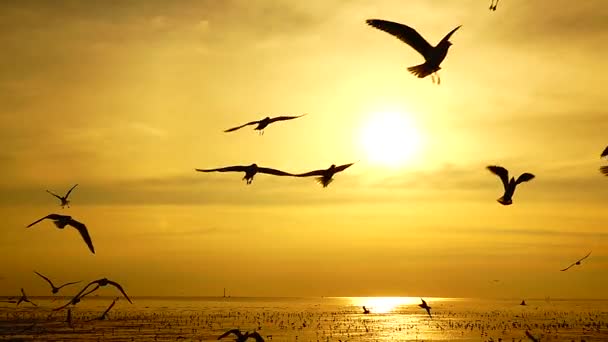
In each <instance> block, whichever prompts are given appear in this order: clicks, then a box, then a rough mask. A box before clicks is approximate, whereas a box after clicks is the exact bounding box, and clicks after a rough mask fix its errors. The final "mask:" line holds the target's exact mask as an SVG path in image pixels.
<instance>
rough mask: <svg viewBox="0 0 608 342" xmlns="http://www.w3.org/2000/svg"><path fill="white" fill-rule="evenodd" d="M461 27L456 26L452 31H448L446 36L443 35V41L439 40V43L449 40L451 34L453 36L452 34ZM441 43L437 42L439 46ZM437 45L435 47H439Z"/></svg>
mask: <svg viewBox="0 0 608 342" xmlns="http://www.w3.org/2000/svg"><path fill="white" fill-rule="evenodd" d="M461 26H462V25H458V27H456V28H455V29H453V30H452V31H450V32H449V33H448V34H446V35H445V37H443V39H442V40H441V42H445V41H447V40H449V39H450V37H451V36H452V34H454V32H456V30H458V29H459V28H460V27H461ZM441 42H439V44H441ZM439 44H437V45H439Z"/></svg>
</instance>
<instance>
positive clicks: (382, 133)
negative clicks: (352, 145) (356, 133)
mask: <svg viewBox="0 0 608 342" xmlns="http://www.w3.org/2000/svg"><path fill="white" fill-rule="evenodd" d="M360 143H361V145H362V147H363V149H364V150H365V153H366V155H367V157H368V159H369V160H370V161H371V162H373V163H376V164H381V165H384V166H390V167H396V166H400V165H402V164H404V163H405V162H408V161H411V160H412V159H413V158H414V157H415V156H416V155H417V154H418V153H419V152H420V148H421V144H422V139H421V134H420V131H419V130H418V129H417V128H416V126H415V124H414V122H412V120H410V119H409V118H408V117H407V116H406V115H405V114H402V113H399V112H380V113H375V114H373V115H372V116H370V118H369V120H368V121H367V122H365V123H364V124H363V127H362V130H361V140H360Z"/></svg>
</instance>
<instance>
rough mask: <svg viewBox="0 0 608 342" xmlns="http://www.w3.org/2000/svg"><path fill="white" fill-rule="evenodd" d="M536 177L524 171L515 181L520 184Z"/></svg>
mask: <svg viewBox="0 0 608 342" xmlns="http://www.w3.org/2000/svg"><path fill="white" fill-rule="evenodd" d="M533 178H534V175H533V174H531V173H527V172H526V173H522V174H521V175H520V176H519V177H518V178H517V180H516V181H515V184H516V185H517V184H519V183H523V182H527V181H530V180H532V179H533Z"/></svg>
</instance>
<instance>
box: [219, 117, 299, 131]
mask: <svg viewBox="0 0 608 342" xmlns="http://www.w3.org/2000/svg"><path fill="white" fill-rule="evenodd" d="M304 115H306V114H302V115H297V116H277V117H274V118H271V117H268V116H267V117H265V118H263V119H262V120H257V121H251V122H248V123H246V124H244V125H241V126H237V127H232V128H229V129H227V130H225V131H224V132H226V133H227V132H234V131H236V130H237V129H241V128H243V127H245V126H249V125H258V126H257V127H256V128H254V130H257V131H260V135H263V134H264V128H266V126H268V125H270V124H271V123H273V122H277V121H285V120H293V119H297V118H301V117H303V116H304Z"/></svg>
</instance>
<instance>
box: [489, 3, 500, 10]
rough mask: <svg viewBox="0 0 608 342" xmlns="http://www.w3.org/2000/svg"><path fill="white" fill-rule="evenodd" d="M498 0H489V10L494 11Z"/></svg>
mask: <svg viewBox="0 0 608 342" xmlns="http://www.w3.org/2000/svg"><path fill="white" fill-rule="evenodd" d="M498 1H499V0H490V11H496V6H498Z"/></svg>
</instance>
